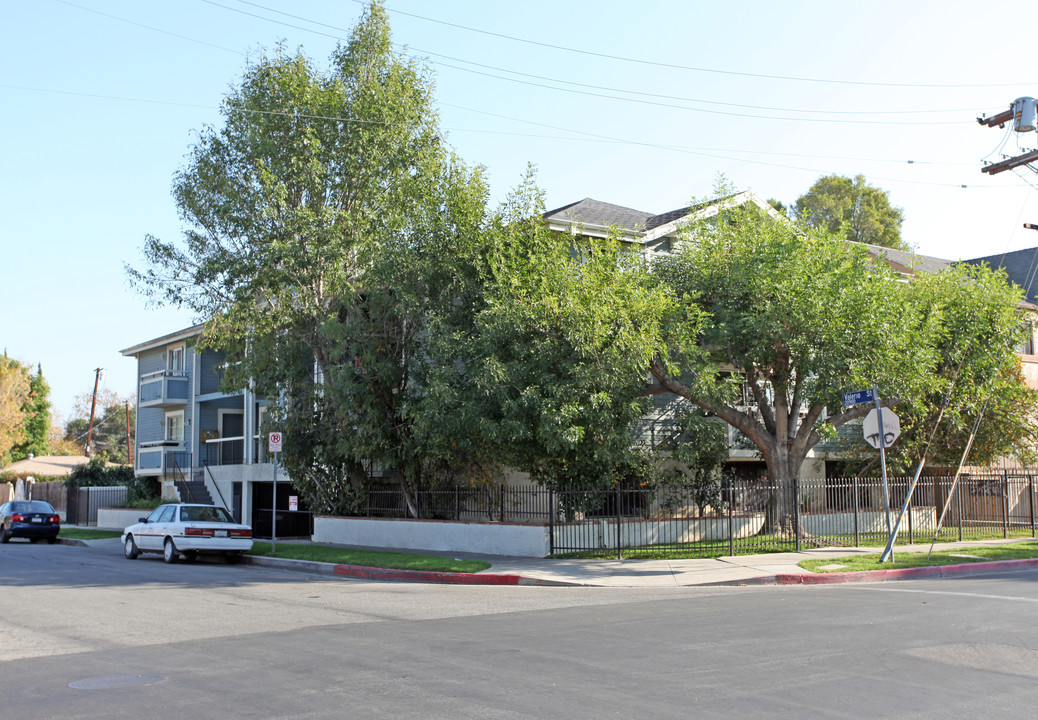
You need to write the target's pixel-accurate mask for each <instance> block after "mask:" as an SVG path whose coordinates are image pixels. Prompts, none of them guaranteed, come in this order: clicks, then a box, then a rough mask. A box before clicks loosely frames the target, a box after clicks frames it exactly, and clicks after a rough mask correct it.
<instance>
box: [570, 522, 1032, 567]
mask: <svg viewBox="0 0 1038 720" xmlns="http://www.w3.org/2000/svg"><path fill="white" fill-rule="evenodd" d="M1008 537H1009V538H1020V539H1024V538H1030V537H1032V535H1031V529H1030V528H1029V527H1028V528H1011V529H1010V530H1009V533H1008ZM1001 538H1003V531H1002V528H1001V527H998V528H963V531H962V539H963V540H970V541H973V540H996V539H1001ZM932 539H933V533H932V532H930V533H926V534H924V533H922V532H918V531H917V532H916V533H915V537H914V541H915V543H917V544H919V543H927V544H928V543H929V542H930V540H932ZM958 539H959V531H958V528H954V527H952V528H944V529H943V530H941V535H940V537H939V538H938V539H937V542H957V541H958ZM819 540H820V542H821V543H822V544H823V545H824V546H825V547H854V535H839V536H833V537H824V538H819ZM740 543H741V544H740ZM886 544H887V536H886V535H878V534H872V535H866V534H864V533H863V534H862V535H861V545H862V546H864V547H885V546H886ZM907 544H909V535H908V532H907V531H906V532H902V533H900V534H899V535H898V538H897V545H895V548H896V547H897V546H899V545H907ZM811 548H812V546H810V545H807V544H805V543H801V548H800V549H801V550H810V549H811ZM796 549H797V547H796V542H795V541H794V540H791V539H789V538H785V537H780V536H777V535H765V534H763V533H762V534H760V535H755V536H754V537H752V538H745V539H742V540H738V539H737V540H736V541H735V547H734V554H735V555H766V554H768V553H781V552H796ZM621 554H622V556H623V557H624V558H627V559H640V560H692V559H703V558H705V559H713V558H719V557H728V556H729V552H728V543H727V542H726V541H723V540H722V541H717V540H711V541H709V542H691V543H674V544H664V545H646V546H644V547H633V548H623V551H622V553H621ZM896 554H897V553H896V551H895V555H896ZM552 557H554V558H560V559H569V558H575V559H585V560H592V559H603V560H609V559H613V558H615V557H616V548H615V547H612V548H601V549H598V550H585V551H582V552H571V553H556V554H555V555H552Z"/></svg>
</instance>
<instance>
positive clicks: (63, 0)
mask: <svg viewBox="0 0 1038 720" xmlns="http://www.w3.org/2000/svg"><path fill="white" fill-rule="evenodd" d="M54 1H55V2H59V3H61V4H62V5H68V6H70V7H74V8H78V9H80V10H85V11H86V12H91V13H94V14H95V15H101V16H103V17H106V18H111V19H112V20H118V21H119V22H124V23H127V24H128V25H136V26H137V27H142V28H145V29H146V30H151V31H153V32H157V33H162V34H163V35H169V36H170V37H175V38H179V39H180V40H187V41H188V42H193V43H198V44H199V45H205V46H207V47H211V48H215V49H217V50H223V51H224V52H229V53H234V54H235V55H240V56H242V57H245V53H243V52H240V51H238V50H232V49H231V48H227V47H224V46H223V45H216V44H214V43H211V42H206V41H205V40H198V39H197V38H193V37H188V36H187V35H180V34H178V33H175V32H170V31H169V30H163V29H162V28H157V27H154V26H152V25H145V24H144V23H139V22H135V21H133V20H127V19H126V18H123V17H119V16H118V15H111V14H109V13H106V12H101V11H100V10H95V9H94V8H89V7H86V6H84V5H78V4H76V3H74V2H69V0H54Z"/></svg>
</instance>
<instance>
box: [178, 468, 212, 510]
mask: <svg viewBox="0 0 1038 720" xmlns="http://www.w3.org/2000/svg"><path fill="white" fill-rule="evenodd" d="M184 485H185V486H187V492H186V493H184V492H181V498H180V500H181V502H193V503H202V504H204V505H212V504H213V496H212V495H210V494H209V489H208V488H206V486H205V480H204V479H203V478H202V473H195V475H194V476H193V477H192V478H191V479H190V480H186V481H185V482H184ZM185 495H186V497H184V496H185Z"/></svg>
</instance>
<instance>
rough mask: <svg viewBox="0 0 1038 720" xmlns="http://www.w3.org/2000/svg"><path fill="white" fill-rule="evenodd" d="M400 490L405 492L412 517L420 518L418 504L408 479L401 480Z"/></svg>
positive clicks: (408, 510) (405, 499)
mask: <svg viewBox="0 0 1038 720" xmlns="http://www.w3.org/2000/svg"><path fill="white" fill-rule="evenodd" d="M400 490H401V492H403V494H404V502H405V503H407V512H409V513H410V514H411V517H412V518H414V519H415V520H418V504H417V503H416V502H415V500H414V497H412V495H411V488H410V487H408V485H407V481H406V480H401V481H400Z"/></svg>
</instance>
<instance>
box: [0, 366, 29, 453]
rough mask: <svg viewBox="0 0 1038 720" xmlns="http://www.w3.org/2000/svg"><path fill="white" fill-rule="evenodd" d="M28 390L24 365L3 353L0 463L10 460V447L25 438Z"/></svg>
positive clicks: (0, 374)
mask: <svg viewBox="0 0 1038 720" xmlns="http://www.w3.org/2000/svg"><path fill="white" fill-rule="evenodd" d="M30 391H31V390H30V378H29V373H28V371H27V370H26V368H25V366H24V365H22V364H21V363H20V362H18V361H17V360H14V359H13V358H9V357H7V354H6V353H5V354H4V356H3V357H2V358H0V465H6V464H8V462H10V459H11V449H12V448H14V447H15V446H16V445H18V444H19V443H21V442H22V441H23V440H24V439H25V418H26V414H27V413H26V402H27V401H28V400H29V397H30Z"/></svg>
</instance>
